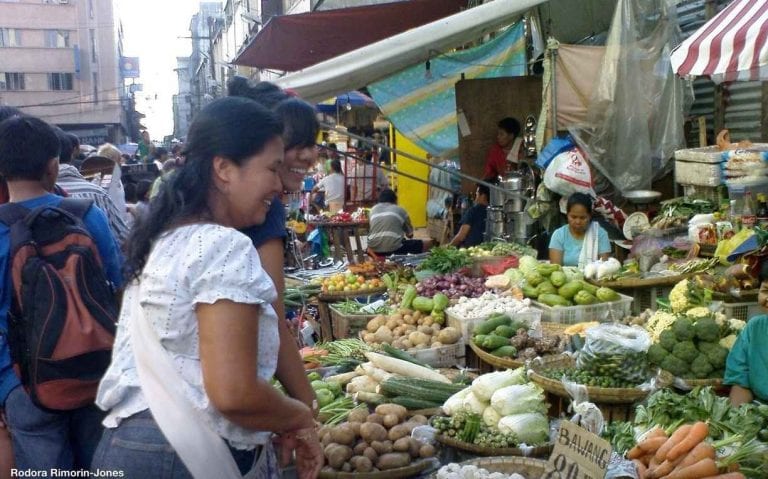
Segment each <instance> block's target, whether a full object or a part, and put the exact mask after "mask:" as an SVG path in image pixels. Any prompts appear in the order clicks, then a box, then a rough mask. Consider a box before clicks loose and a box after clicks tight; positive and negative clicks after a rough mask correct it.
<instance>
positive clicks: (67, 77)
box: [48, 73, 74, 90]
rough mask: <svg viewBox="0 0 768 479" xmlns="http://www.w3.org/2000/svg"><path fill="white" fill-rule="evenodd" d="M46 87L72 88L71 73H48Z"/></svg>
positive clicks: (57, 88)
mask: <svg viewBox="0 0 768 479" xmlns="http://www.w3.org/2000/svg"><path fill="white" fill-rule="evenodd" d="M48 89H49V90H73V89H74V87H73V85H72V74H71V73H49V74H48Z"/></svg>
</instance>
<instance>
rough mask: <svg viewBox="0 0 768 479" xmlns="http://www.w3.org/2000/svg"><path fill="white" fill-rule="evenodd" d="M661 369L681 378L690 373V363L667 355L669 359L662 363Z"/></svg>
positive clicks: (666, 358)
mask: <svg viewBox="0 0 768 479" xmlns="http://www.w3.org/2000/svg"><path fill="white" fill-rule="evenodd" d="M661 369H663V370H665V371H669V372H670V373H672V374H673V375H675V376H677V377H679V378H680V377H683V376H685V375H686V374H687V373H688V363H686V362H685V361H683V360H682V359H679V358H678V357H676V356H675V355H674V354H667V357H665V358H664V360H663V361H662V362H661Z"/></svg>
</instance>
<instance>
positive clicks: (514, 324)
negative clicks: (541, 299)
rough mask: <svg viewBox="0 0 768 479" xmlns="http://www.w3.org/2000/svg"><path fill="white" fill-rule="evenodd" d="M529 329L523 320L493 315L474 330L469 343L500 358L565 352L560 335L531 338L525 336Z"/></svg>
mask: <svg viewBox="0 0 768 479" xmlns="http://www.w3.org/2000/svg"><path fill="white" fill-rule="evenodd" d="M529 328H530V324H528V322H526V321H520V320H519V319H512V317H511V316H509V315H506V314H499V313H497V314H493V315H491V316H490V317H489V318H488V319H486V320H485V321H483V322H482V323H480V324H478V325H477V326H476V327H475V329H474V336H473V337H472V342H473V343H474V344H475V345H476V346H478V347H480V348H482V349H484V350H485V351H487V352H489V353H491V354H493V355H494V356H498V357H501V358H513V359H514V358H519V359H533V358H535V357H537V356H543V355H549V354H560V353H562V352H563V351H564V350H565V347H566V341H565V339H564V338H563V337H562V336H558V335H554V336H541V337H534V336H531V335H530V334H529V332H528V329H529Z"/></svg>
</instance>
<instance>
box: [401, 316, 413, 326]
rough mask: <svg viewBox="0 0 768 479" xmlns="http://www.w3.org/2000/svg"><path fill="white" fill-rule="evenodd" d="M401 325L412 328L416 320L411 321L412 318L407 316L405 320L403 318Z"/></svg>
mask: <svg viewBox="0 0 768 479" xmlns="http://www.w3.org/2000/svg"><path fill="white" fill-rule="evenodd" d="M403 324H405V325H406V326H413V325H414V324H416V320H415V319H413V316H411V315H408V317H407V318H403Z"/></svg>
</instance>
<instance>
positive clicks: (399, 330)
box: [392, 324, 405, 337]
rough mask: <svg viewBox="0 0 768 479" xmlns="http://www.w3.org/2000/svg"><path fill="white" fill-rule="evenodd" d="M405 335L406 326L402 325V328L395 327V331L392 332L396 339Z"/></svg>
mask: <svg viewBox="0 0 768 479" xmlns="http://www.w3.org/2000/svg"><path fill="white" fill-rule="evenodd" d="M403 333H405V325H403V324H401V325H400V326H397V327H395V329H393V330H392V334H394V335H395V337H399V336H402V335H403Z"/></svg>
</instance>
